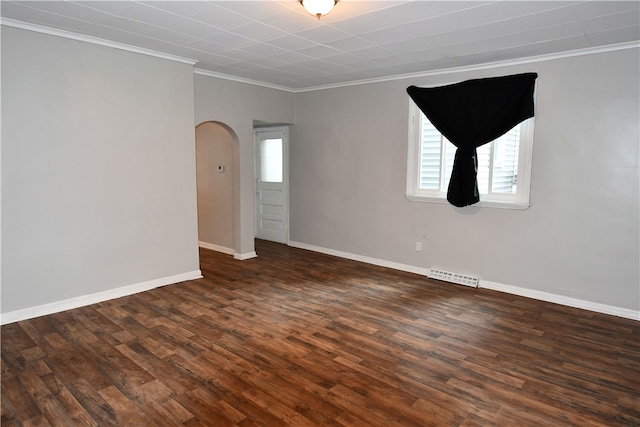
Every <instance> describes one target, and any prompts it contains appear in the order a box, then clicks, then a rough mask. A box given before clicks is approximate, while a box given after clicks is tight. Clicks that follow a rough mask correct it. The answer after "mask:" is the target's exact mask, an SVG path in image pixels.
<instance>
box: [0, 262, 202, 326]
mask: <svg viewBox="0 0 640 427" xmlns="http://www.w3.org/2000/svg"><path fill="white" fill-rule="evenodd" d="M201 278H202V272H201V271H200V270H195V271H189V272H186V273H181V274H176V275H174V276H167V277H160V278H158V279H154V280H149V281H147V282H142V283H136V284H133V285H128V286H122V287H120V288H116V289H109V290H108V291H103V292H96V293H95V294H90V295H83V296H80V297H75V298H69V299H66V300H62V301H56V302H51V303H48V304H43V305H38V306H35V307H29V308H23V309H21V310H15V311H10V312H8V313H2V314H0V325H6V324H7V323H13V322H18V321H20V320H27V319H33V318H34V317H40V316H45V315H47V314H53V313H59V312H61V311H65V310H71V309H74V308H78V307H84V306H86V305H91V304H96V303H99V302H103V301H108V300H111V299H115V298H120V297H125V296H127V295H133V294H137V293H139V292H144V291H148V290H151V289H155V288H157V287H160V286H166V285H172V284H174V283H179V282H184V281H187V280H195V279H201Z"/></svg>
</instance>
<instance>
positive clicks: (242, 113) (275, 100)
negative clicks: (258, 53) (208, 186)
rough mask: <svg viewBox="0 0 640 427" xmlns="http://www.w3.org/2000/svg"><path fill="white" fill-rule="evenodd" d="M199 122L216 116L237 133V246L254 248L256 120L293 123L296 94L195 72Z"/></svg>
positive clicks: (239, 249) (245, 251)
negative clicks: (254, 125) (254, 136)
mask: <svg viewBox="0 0 640 427" xmlns="http://www.w3.org/2000/svg"><path fill="white" fill-rule="evenodd" d="M195 89H196V94H195V102H196V109H195V111H196V124H200V123H202V122H205V121H209V120H213V121H218V122H222V123H224V124H225V125H227V126H229V127H230V128H231V129H232V130H233V132H235V134H236V136H237V137H238V144H236V146H235V147H234V162H235V163H234V177H233V180H234V185H235V186H236V189H235V190H234V196H235V198H234V211H235V212H236V214H235V217H236V222H235V224H234V225H235V227H234V229H235V238H234V249H235V251H236V253H238V254H240V255H248V254H251V253H253V252H254V193H253V188H254V183H253V178H254V176H253V175H254V170H253V163H254V161H253V160H254V154H253V122H254V120H255V121H260V122H262V123H283V124H284V123H293V122H294V120H295V118H294V94H293V93H290V92H284V91H281V90H277V89H270V88H265V87H260V86H255V85H251V84H247V83H240V82H233V81H229V80H222V79H219V78H216V77H210V76H205V75H199V74H196V76H195Z"/></svg>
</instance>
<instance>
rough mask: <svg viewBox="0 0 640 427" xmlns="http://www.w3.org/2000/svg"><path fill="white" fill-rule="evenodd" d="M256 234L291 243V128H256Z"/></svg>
mask: <svg viewBox="0 0 640 427" xmlns="http://www.w3.org/2000/svg"><path fill="white" fill-rule="evenodd" d="M254 152H255V162H254V164H255V175H254V177H255V237H256V238H257V239H263V240H270V241H272V242H278V243H285V244H287V243H289V128H287V127H272V128H255V129H254Z"/></svg>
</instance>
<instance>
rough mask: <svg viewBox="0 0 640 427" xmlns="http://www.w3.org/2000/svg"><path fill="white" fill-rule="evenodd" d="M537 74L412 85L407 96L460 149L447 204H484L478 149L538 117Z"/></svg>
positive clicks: (454, 163)
mask: <svg viewBox="0 0 640 427" xmlns="http://www.w3.org/2000/svg"><path fill="white" fill-rule="evenodd" d="M537 77H538V74H537V73H524V74H516V75H512V76H503V77H490V78H484V79H474V80H467V81H464V82H460V83H455V84H452V85H448V86H440V87H433V88H420V87H416V86H410V87H408V88H407V93H408V94H409V96H410V97H411V99H413V101H414V102H415V103H416V105H417V106H418V108H420V110H422V112H423V113H424V114H425V115H426V116H427V117H428V118H429V120H430V121H431V123H433V125H434V126H435V127H436V129H438V130H439V131H440V133H442V134H443V135H444V136H445V137H446V138H447V139H448V140H449V141H451V143H452V144H453V145H455V146H456V147H458V148H457V149H456V155H455V160H454V162H453V171H452V173H451V180H450V181H449V188H448V191H447V200H448V201H449V203H451V204H452V205H454V206H457V207H463V206H468V205H472V204H474V203H477V202H479V201H480V194H479V192H478V181H477V169H478V160H477V157H478V156H477V153H476V148H477V147H480V146H481V145H484V144H486V143H488V142H491V141H493V140H494V139H496V138H499V137H500V136H502V135H504V134H505V133H506V132H508V131H509V130H510V129H511V128H513V127H514V126H515V125H517V124H518V123H520V122H522V121H523V120H526V119H528V118H529V117H533V114H534V111H533V91H534V88H535V80H536V78H537Z"/></svg>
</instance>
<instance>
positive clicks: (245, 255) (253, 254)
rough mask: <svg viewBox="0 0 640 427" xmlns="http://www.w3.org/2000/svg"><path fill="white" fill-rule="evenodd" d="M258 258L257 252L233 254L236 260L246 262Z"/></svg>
mask: <svg viewBox="0 0 640 427" xmlns="http://www.w3.org/2000/svg"><path fill="white" fill-rule="evenodd" d="M257 256H258V254H256V251H253V252H246V253H243V254H238V253H234V254H233V257H234V258H235V259H238V260H240V261H244V260H245V259H251V258H255V257H257Z"/></svg>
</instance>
